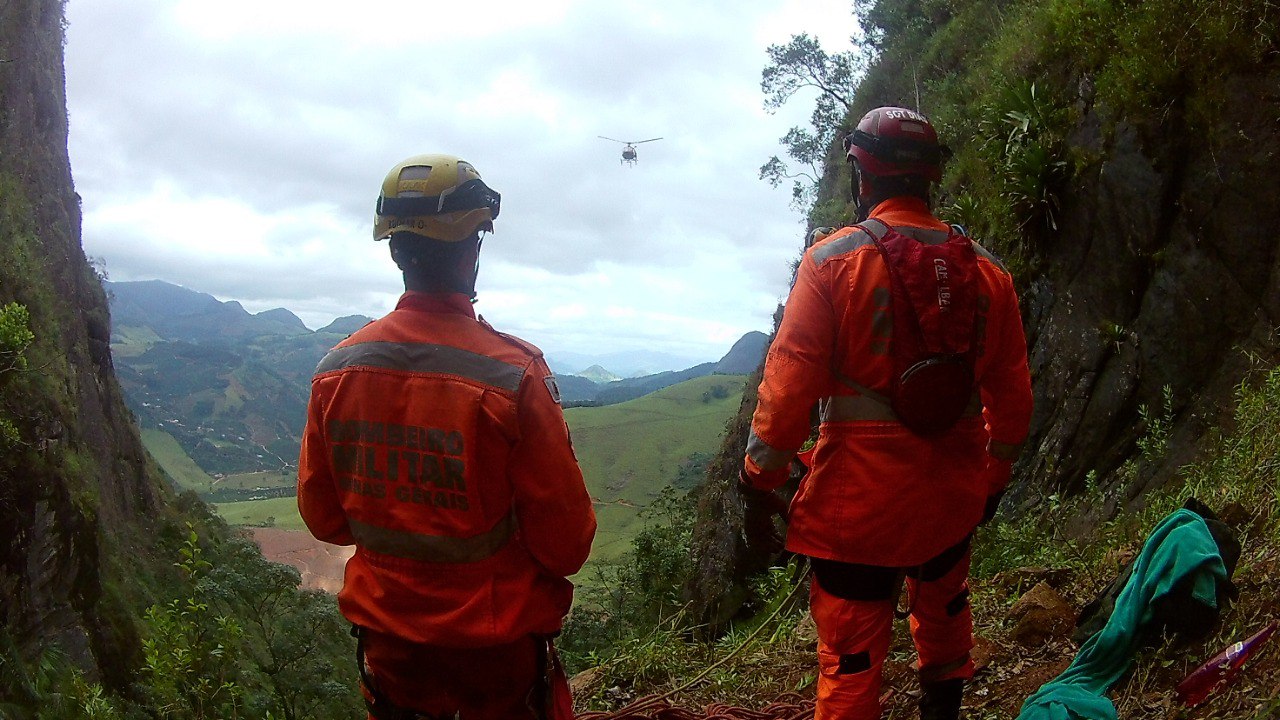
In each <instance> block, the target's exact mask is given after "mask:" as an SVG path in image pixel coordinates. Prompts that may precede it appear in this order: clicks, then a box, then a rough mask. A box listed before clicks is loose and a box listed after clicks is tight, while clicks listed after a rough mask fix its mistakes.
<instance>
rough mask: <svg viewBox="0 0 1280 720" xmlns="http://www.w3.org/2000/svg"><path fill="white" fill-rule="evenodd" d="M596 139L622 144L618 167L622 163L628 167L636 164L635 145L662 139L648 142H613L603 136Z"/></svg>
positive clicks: (658, 138) (657, 138)
mask: <svg viewBox="0 0 1280 720" xmlns="http://www.w3.org/2000/svg"><path fill="white" fill-rule="evenodd" d="M596 137H598V138H600V139H601V140H612V141H613V142H616V143H622V144H623V145H624V146H625V147H623V148H622V159H621V160H619V161H618V164H619V165H621V164H622V163H626V164H628V165H635V164H636V160H637V159H638V157H637V155H636V145H639V144H641V143H647V142H653V141H654V140H661V139H662V138H660V137H656V138H649V139H648V140H614V139H613V138H611V137H605V136H604V135H597V136H596Z"/></svg>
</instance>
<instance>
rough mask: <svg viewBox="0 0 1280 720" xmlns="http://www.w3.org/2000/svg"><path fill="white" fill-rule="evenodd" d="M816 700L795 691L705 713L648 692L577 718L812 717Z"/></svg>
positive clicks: (800, 719) (734, 719)
mask: <svg viewBox="0 0 1280 720" xmlns="http://www.w3.org/2000/svg"><path fill="white" fill-rule="evenodd" d="M813 708H814V701H813V700H811V699H806V698H804V697H801V696H800V695H796V694H794V693H787V694H785V695H780V696H778V699H777V700H775V701H774V702H772V703H770V704H768V705H766V706H765V707H764V708H762V709H760V710H750V709H748V708H742V707H734V706H731V705H726V704H724V703H712V704H711V705H708V706H707V707H706V709H705V710H703V711H702V712H697V711H695V710H688V709H686V708H680V707H674V706H672V705H671V703H670V702H669V701H668V700H667V699H666V698H665V697H663V696H661V695H649V696H647V697H643V698H640V699H639V700H636V701H635V702H633V703H631V704H630V705H628V706H626V707H624V708H619V709H618V710H614V711H611V712H588V713H583V714H581V715H578V716H577V720H812V718H813Z"/></svg>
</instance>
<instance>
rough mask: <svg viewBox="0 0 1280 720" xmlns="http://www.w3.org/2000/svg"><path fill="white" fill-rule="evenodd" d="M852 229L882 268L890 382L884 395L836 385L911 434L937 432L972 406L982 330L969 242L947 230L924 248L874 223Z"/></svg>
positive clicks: (974, 262) (973, 255) (975, 264)
mask: <svg viewBox="0 0 1280 720" xmlns="http://www.w3.org/2000/svg"><path fill="white" fill-rule="evenodd" d="M858 227H859V228H860V229H861V230H862V231H863V232H866V233H867V234H868V235H870V236H871V239H872V240H874V241H875V244H876V248H877V249H879V251H880V255H881V256H882V257H883V258H884V262H885V266H886V267H887V268H888V270H889V287H890V297H891V301H890V302H891V306H892V308H893V338H892V340H891V342H890V350H889V354H890V356H891V357H892V359H893V369H894V382H893V389H892V392H891V394H890V396H889V397H888V398H885V397H883V396H881V395H879V394H878V393H874V392H869V389H868V388H863V387H860V386H858V385H856V384H855V383H852V382H851V381H849V380H848V379H847V378H843V377H842V378H841V380H842V381H843V382H845V383H846V384H849V385H851V386H852V387H854V388H855V389H858V390H859V391H860V392H862V394H864V395H868V396H869V397H872V398H874V399H878V400H880V401H881V402H886V403H887V404H888V405H889V406H890V407H892V408H893V411H894V414H895V415H897V417H898V419H899V420H900V421H901V422H902V424H903V425H905V426H906V427H907V428H908V429H910V430H911V431H912V432H914V433H916V434H917V435H922V436H929V435H936V434H938V433H941V432H943V431H945V430H948V429H950V428H951V427H952V426H953V425H955V424H956V422H957V421H958V420H959V419H960V418H961V416H963V415H964V414H965V411H966V410H968V409H969V408H970V407H971V406H973V405H974V397H975V395H974V393H975V389H976V388H975V378H974V367H975V360H976V358H977V356H978V349H979V345H980V335H981V328H980V327H979V322H978V317H979V313H978V309H979V308H978V305H979V303H980V299H979V297H978V258H977V253H976V252H974V249H973V242H972V241H971V240H970V239H969V238H968V237H966V236H965V235H964V234H963V233H962V232H959V231H957V230H956V229H954V228H953V230H952V231H951V232H949V233H948V234H947V237H946V240H945V241H944V242H941V243H937V244H931V243H928V242H922V241H920V240H917V239H915V238H913V237H909V236H907V235H904V234H903V233H900V232H898V231H897V230H894V229H893V228H892V227H889V226H888V225H886V224H885V223H883V222H881V221H879V220H875V219H872V220H868V221H866V222H864V223H862V224H861V225H859V226H858Z"/></svg>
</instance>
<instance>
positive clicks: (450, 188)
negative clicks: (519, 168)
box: [373, 155, 502, 242]
mask: <svg viewBox="0 0 1280 720" xmlns="http://www.w3.org/2000/svg"><path fill="white" fill-rule="evenodd" d="M501 202H502V196H501V195H499V194H498V193H497V192H495V191H494V190H492V189H491V188H490V187H489V186H488V185H485V184H484V181H483V180H481V179H480V173H479V172H476V169H475V168H474V167H472V166H471V163H469V162H467V161H466V160H462V159H460V158H457V157H454V156H452V155H415V156H413V157H411V158H409V159H407V160H405V161H404V162H402V163H400V164H399V165H396V166H395V167H393V168H391V172H389V173H387V177H386V179H385V180H383V181H382V192H381V193H380V194H379V195H378V206H377V209H376V210H375V214H374V216H373V239H374V240H385V239H386V238H388V237H391V233H395V232H410V233H413V234H415V235H421V236H422V237H424V238H430V239H432V240H441V241H443V242H461V241H463V240H466V239H467V238H469V237H471V236H472V235H473V234H474V233H475V232H476V231H478V230H487V231H489V232H493V219H494V218H496V217H498V207H499V205H500V204H501Z"/></svg>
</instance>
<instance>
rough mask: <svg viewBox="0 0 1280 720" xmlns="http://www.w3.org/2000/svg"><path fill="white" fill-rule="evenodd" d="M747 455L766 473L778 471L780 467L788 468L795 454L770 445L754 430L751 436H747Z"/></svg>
mask: <svg viewBox="0 0 1280 720" xmlns="http://www.w3.org/2000/svg"><path fill="white" fill-rule="evenodd" d="M747 455H750V456H751V462H753V463H755V464H756V466H757V467H759V468H760V469H761V470H763V471H765V472H769V471H770V470H777V469H778V468H780V467H784V466H786V464H787V463H789V462H791V458H792V457H793V456H794V455H795V453H794V452H787V451H786V450H778V449H777V448H775V447H773V446H772V445H770V444H769V443H766V442H765V441H763V440H761V439H760V437H759V436H758V435H756V431H755V430H754V429H752V430H751V434H750V435H748V436H747Z"/></svg>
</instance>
